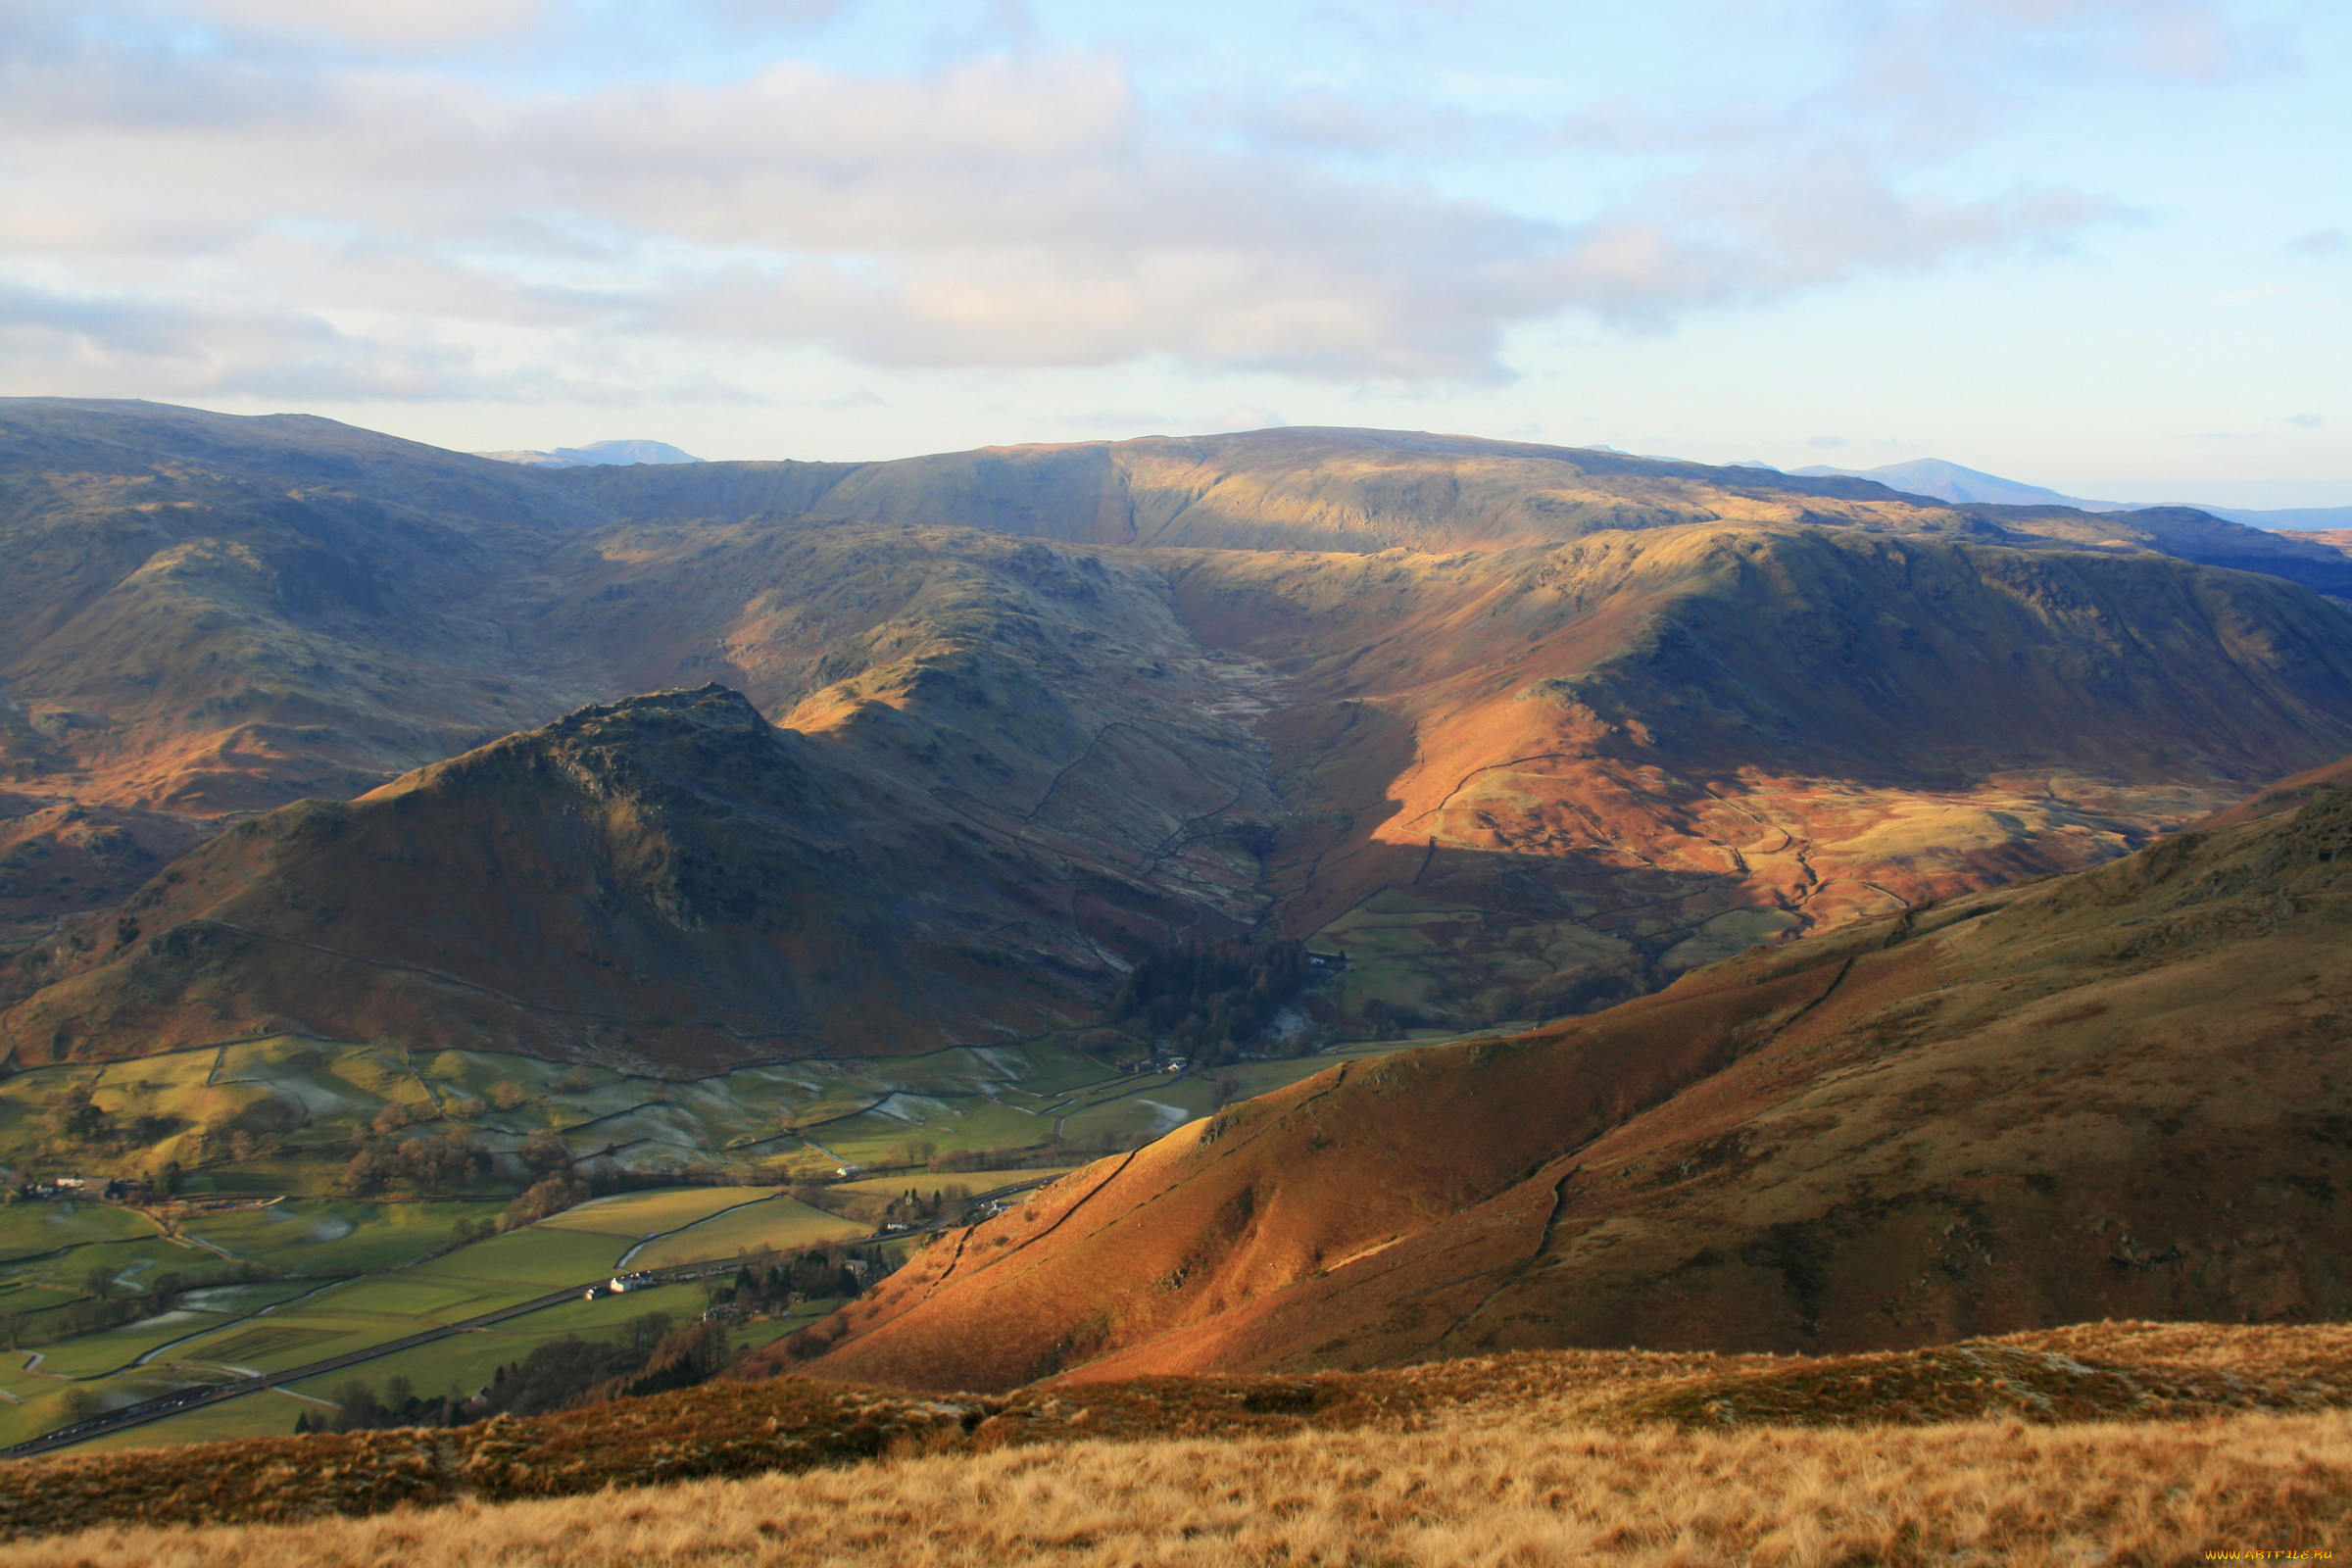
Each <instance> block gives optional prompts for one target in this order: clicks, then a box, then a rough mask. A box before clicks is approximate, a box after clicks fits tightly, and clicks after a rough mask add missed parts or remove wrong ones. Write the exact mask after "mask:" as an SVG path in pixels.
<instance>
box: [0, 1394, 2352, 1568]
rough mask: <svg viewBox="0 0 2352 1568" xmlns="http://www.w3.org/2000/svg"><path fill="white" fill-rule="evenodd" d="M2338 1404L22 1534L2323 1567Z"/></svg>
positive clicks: (1177, 1447)
mask: <svg viewBox="0 0 2352 1568" xmlns="http://www.w3.org/2000/svg"><path fill="white" fill-rule="evenodd" d="M2347 1498H2352V1422H2348V1421H2347V1420H2346V1418H2345V1417H2344V1416H2342V1415H2340V1414H2330V1415H2321V1416H2239V1417H2233V1418H2224V1419H2218V1420H2213V1421H2207V1422H2200V1423H2196V1424H2193V1425H2184V1426H2167V1427H2147V1426H2120V1427H2119V1426H2111V1425H2087V1426H2069V1427H2060V1428H2057V1429H2054V1430H2047V1431H2045V1430H2040V1429H2033V1428H2024V1427H2018V1426H2015V1425H2006V1424H1996V1423H1990V1422H1985V1423H1972V1424H1968V1425H1961V1426H1946V1427H1931V1428H1926V1429H1923V1430H1918V1431H1893V1432H1889V1431H1885V1430H1876V1431H1864V1432H1796V1433H1789V1432H1778V1431H1770V1430H1766V1431H1753V1432H1734V1433H1722V1434H1717V1433H1688V1432H1677V1431H1674V1430H1673V1429H1670V1428H1652V1429H1649V1430H1647V1431H1642V1432H1635V1433H1626V1434H1619V1433H1613V1432H1601V1431H1594V1430H1592V1429H1589V1428H1581V1429H1580V1428H1568V1429H1560V1428H1546V1427H1542V1426H1537V1425H1532V1424H1514V1425H1507V1426H1495V1427H1479V1428H1473V1429H1470V1430H1450V1429H1448V1430H1438V1431H1432V1432H1424V1433H1405V1434H1402V1435H1398V1434H1396V1433H1391V1432H1385V1431H1375V1432H1360V1433H1320V1432H1313V1433H1302V1434H1300V1435H1299V1436H1296V1437H1292V1438H1282V1439H1272V1440H1263V1441H1256V1442H1241V1443H1230V1442H1216V1443H1209V1442H1184V1441H1168V1442H1159V1443H1152V1444H1146V1445H1140V1446H1139V1445H1135V1444H1125V1443H1100V1442H1076V1443H1068V1444H1056V1445H1053V1446H1047V1447H1040V1448H1008V1449H1003V1450H1000V1451H998V1452H995V1453H989V1454H982V1455H977V1456H972V1455H965V1454H959V1453H948V1454H937V1455H931V1456H928V1457H917V1458H908V1459H905V1460H901V1461H897V1462H893V1463H889V1464H878V1465H862V1466H858V1467H855V1468H851V1469H844V1470H829V1471H815V1472H809V1473H805V1474H799V1475H772V1476H764V1477H760V1478H757V1479H751V1480H742V1481H702V1482H689V1483H685V1484H682V1485H679V1486H677V1487H674V1488H668V1489H664V1490H662V1491H660V1492H651V1493H649V1492H628V1491H621V1492H613V1493H606V1494H601V1495H593V1496H580V1497H568V1498H557V1499H549V1500H545V1501H524V1502H512V1503H503V1504H491V1505H487V1506H484V1505H466V1504H462V1505H460V1506H457V1507H454V1508H450V1509H447V1510H444V1511H440V1512H433V1513H424V1514H392V1515H387V1516H383V1517H379V1518H372V1519H360V1520H322V1521H306V1522H303V1523H299V1524H281V1525H262V1526H247V1527H237V1526H230V1527H221V1528H213V1529H203V1530H175V1529H170V1528H157V1527H154V1526H145V1525H138V1524H129V1525H123V1526H118V1527H110V1528H101V1529H97V1530H92V1531H88V1532H84V1533H82V1534H78V1535H73V1536H67V1537H61V1538H58V1539H56V1540H53V1541H42V1542H30V1543H26V1544H24V1545H21V1546H18V1547H16V1548H14V1549H13V1550H12V1551H11V1552H10V1554H9V1557H8V1560H9V1561H11V1562H13V1563H18V1564H22V1565H24V1568H99V1565H106V1568H116V1565H121V1568H132V1565H136V1568H213V1565H231V1564H233V1565H235V1568H381V1565H384V1564H389V1563H398V1564H401V1565H403V1568H460V1565H468V1568H469V1565H472V1564H477V1563H484V1562H495V1563H499V1564H502V1565H506V1568H576V1565H578V1564H581V1563H623V1562H625V1563H695V1564H700V1565H708V1568H731V1565H736V1564H742V1565H746V1568H749V1565H754V1564H758V1565H761V1568H779V1565H786V1564H790V1565H796V1568H797V1565H802V1564H806V1565H809V1568H815V1565H820V1564H821V1565H824V1568H995V1565H998V1564H1004V1563H1054V1564H1061V1565H1068V1568H1136V1565H1139V1564H1150V1565H1162V1564H1165V1565H1177V1564H1182V1565H1185V1568H1262V1565H1264V1564H1268V1563H1284V1564H1302V1565H1303V1564H1315V1565H1335V1568H1336V1565H1339V1564H1355V1563H1375V1562H1376V1563H1381V1564H1384V1565H1391V1568H1504V1565H1510V1568H1521V1565H1528V1564H1539V1563H1542V1564H1549V1563H1570V1562H1575V1563H1583V1562H1607V1563H1610V1564H1613V1565H1626V1568H1695V1565H1699V1564H1716V1563H1733V1562H1737V1563H1753V1564H1757V1565H1760V1568H1854V1565H1858V1564H1890V1565H1903V1568H1910V1565H1923V1568H1924V1565H1926V1564H1942V1563H1980V1562H1981V1563H2001V1564H2005V1565H2014V1568H2075V1565H2078V1564H2082V1563H2085V1562H2096V1563H2108V1564H2115V1565H2117V1568H2172V1565H2176V1564H2180V1565H2185V1564H2192V1563H2202V1562H2206V1561H2210V1560H2213V1556H2214V1554H2216V1553H2220V1554H2223V1555H2226V1556H2232V1557H2237V1558H2241V1559H2243V1560H2249V1561H2250V1560H2254V1559H2255V1557H2256V1556H2257V1555H2261V1556H2263V1557H2266V1558H2267V1559H2269V1560H2291V1559H2294V1558H2301V1559H2302V1560H2313V1559H2316V1558H2318V1557H2320V1556H2324V1555H2326V1554H2327V1552H2328V1551H2330V1550H2332V1549H2334V1544H2336V1543H2338V1542H2340V1541H2341V1540H2342V1539H2343V1534H2344V1530H2345V1527H2346V1524H2347V1522H2348V1521H2352V1503H2348V1502H2347Z"/></svg>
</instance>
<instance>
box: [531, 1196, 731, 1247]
mask: <svg viewBox="0 0 2352 1568" xmlns="http://www.w3.org/2000/svg"><path fill="white" fill-rule="evenodd" d="M772 1191H773V1189H771V1188H746V1187H659V1188H655V1189H653V1190H652V1191H650V1192H643V1193H621V1194H619V1195H618V1196H616V1197H613V1198H597V1199H591V1200H590V1201H587V1202H585V1203H582V1204H581V1205H580V1206H579V1207H577V1208H573V1209H566V1210H565V1211H564V1212H563V1213H561V1214H557V1215H554V1216H553V1217H551V1218H548V1219H544V1220H541V1221H540V1224H542V1225H544V1226H547V1227H549V1228H551V1229H555V1230H566V1231H590V1232H593V1233H595V1234H596V1235H599V1236H620V1237H626V1238H627V1239H629V1240H630V1241H639V1242H641V1241H645V1240H647V1239H648V1238H650V1237H655V1236H661V1235H664V1234H666V1233H668V1232H670V1231H674V1230H679V1229H682V1228H683V1227H685V1226H688V1225H693V1224H696V1223H699V1222H700V1221H703V1220H706V1219H709V1218H710V1217H711V1215H713V1214H716V1213H718V1212H719V1211H720V1210H722V1209H729V1208H733V1207H735V1206H737V1205H738V1204H741V1203H748V1202H753V1201H757V1200H759V1199H761V1198H764V1197H766V1196H768V1194H769V1193H770V1192H772Z"/></svg>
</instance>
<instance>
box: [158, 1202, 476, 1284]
mask: <svg viewBox="0 0 2352 1568" xmlns="http://www.w3.org/2000/svg"><path fill="white" fill-rule="evenodd" d="M505 1206H506V1205H505V1204H504V1203H503V1202H496V1201H490V1202H467V1201H445V1202H422V1203H369V1202H350V1201H337V1200H330V1199H292V1198H290V1199H287V1200H286V1201H284V1202H281V1203H273V1204H271V1205H270V1207H268V1208H240V1209H231V1210H229V1211H227V1212H225V1213H220V1214H199V1215H195V1216H193V1217H191V1218H189V1219H188V1220H187V1221H186V1222H185V1223H184V1224H183V1225H182V1226H181V1229H183V1230H185V1231H186V1232H187V1233H188V1234H189V1235H190V1236H194V1237H200V1238H202V1239H203V1240H205V1241H208V1242H210V1243H212V1244H213V1245H214V1246H215V1247H218V1248H220V1249H221V1250H222V1251H224V1252H227V1253H228V1254H229V1255H230V1256H232V1257H239V1258H250V1259H252V1260H254V1261H256V1262H261V1263H268V1264H270V1265H272V1266H274V1267H277V1268H283V1269H288V1270H291V1271H292V1272H295V1273H298V1274H309V1275H317V1276H322V1277H323V1276H333V1275H337V1274H363V1273H366V1272H368V1270H371V1269H386V1268H403V1267H406V1266H408V1265H410V1264H412V1263H416V1262H417V1261H419V1260H421V1259H422V1258H424V1257H426V1256H427V1255H429V1254H431V1253H433V1252H435V1251H438V1250H441V1249H443V1248H445V1247H448V1246H450V1245H451V1244H452V1243H453V1242H455V1241H456V1240H457V1229H458V1222H459V1221H460V1220H469V1221H473V1222H476V1223H480V1222H486V1221H488V1220H491V1219H493V1218H495V1217H496V1216H497V1214H498V1212H499V1210H500V1209H502V1208H504V1207H505Z"/></svg>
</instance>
